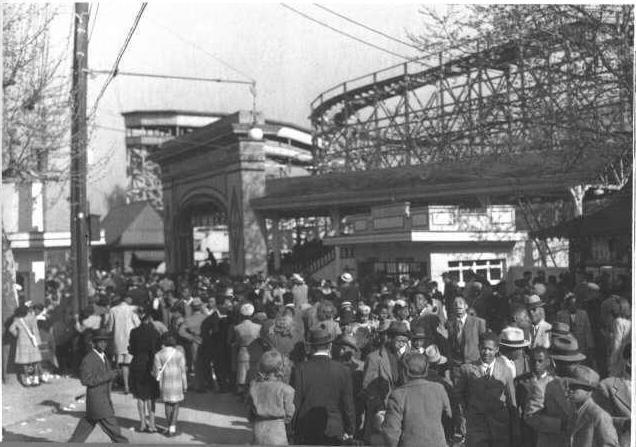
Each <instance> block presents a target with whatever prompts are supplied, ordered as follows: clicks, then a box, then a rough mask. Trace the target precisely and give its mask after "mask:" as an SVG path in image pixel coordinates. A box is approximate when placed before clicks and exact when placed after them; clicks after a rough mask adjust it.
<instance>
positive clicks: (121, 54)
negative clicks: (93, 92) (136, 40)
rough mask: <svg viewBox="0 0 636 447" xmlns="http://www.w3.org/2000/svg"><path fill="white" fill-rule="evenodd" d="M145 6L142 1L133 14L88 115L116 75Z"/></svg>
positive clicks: (146, 4)
mask: <svg viewBox="0 0 636 447" xmlns="http://www.w3.org/2000/svg"><path fill="white" fill-rule="evenodd" d="M147 6H148V3H142V4H141V8H139V11H138V12H137V15H136V16H135V20H134V22H133V24H132V26H131V27H130V30H129V31H128V35H127V36H126V40H125V41H124V44H123V45H122V47H121V49H120V50H119V53H118V54H117V58H116V59H115V63H114V64H113V68H112V69H111V71H110V74H109V75H108V77H107V78H106V81H104V85H103V86H102V89H101V90H100V92H99V94H98V95H97V99H96V100H95V103H94V104H93V107H92V108H91V112H90V113H89V114H88V116H92V115H94V113H95V110H97V105H98V104H99V101H100V100H101V99H102V97H103V96H104V93H105V92H106V89H107V88H108V85H109V84H110V83H111V81H112V80H113V79H114V78H115V76H117V70H118V69H119V63H120V62H121V59H122V58H123V57H124V53H125V52H126V49H127V48H128V45H129V44H130V40H131V39H132V37H133V35H134V34H135V31H136V30H137V26H138V25H139V21H140V20H141V16H142V15H143V13H144V11H145V9H146V7H147Z"/></svg>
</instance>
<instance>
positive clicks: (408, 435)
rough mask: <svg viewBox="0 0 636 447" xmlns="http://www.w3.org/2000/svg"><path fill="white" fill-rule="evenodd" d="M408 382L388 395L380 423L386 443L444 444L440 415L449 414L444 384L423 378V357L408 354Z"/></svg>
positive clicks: (394, 446)
mask: <svg viewBox="0 0 636 447" xmlns="http://www.w3.org/2000/svg"><path fill="white" fill-rule="evenodd" d="M405 364H406V375H407V377H408V382H407V383H406V384H405V385H403V386H401V387H400V388H398V389H396V390H394V391H393V392H392V393H391V395H390V396H389V401H388V403H387V410H386V417H385V419H384V422H383V424H382V432H383V434H384V439H385V445H387V446H389V447H398V446H399V447H406V446H416V445H424V444H425V445H431V446H442V445H446V438H445V436H444V427H443V425H442V416H443V415H446V416H447V417H448V418H449V419H450V418H451V417H452V412H451V406H450V401H449V398H448V395H447V393H446V390H445V389H444V387H443V386H442V385H441V384H439V383H435V382H430V381H428V380H426V370H427V362H426V357H425V356H424V355H423V354H420V353H411V354H409V355H407V357H406V360H405Z"/></svg>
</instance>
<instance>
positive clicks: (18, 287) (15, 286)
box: [13, 283, 22, 292]
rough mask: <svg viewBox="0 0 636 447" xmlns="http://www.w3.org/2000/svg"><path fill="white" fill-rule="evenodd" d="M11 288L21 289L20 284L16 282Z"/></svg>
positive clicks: (18, 290)
mask: <svg viewBox="0 0 636 447" xmlns="http://www.w3.org/2000/svg"><path fill="white" fill-rule="evenodd" d="M13 288H14V289H15V290H16V291H17V292H20V291H21V290H22V286H21V285H20V284H17V283H16V284H14V285H13Z"/></svg>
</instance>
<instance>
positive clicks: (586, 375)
mask: <svg viewBox="0 0 636 447" xmlns="http://www.w3.org/2000/svg"><path fill="white" fill-rule="evenodd" d="M599 382H600V377H599V375H598V373H597V372H596V371H594V370H593V369H592V368H590V367H588V366H583V365H577V366H575V367H574V368H572V373H571V375H570V378H568V379H567V383H568V385H569V386H572V385H578V386H580V387H582V388H585V389H587V390H589V391H591V390H593V389H594V388H597V387H598V384H599Z"/></svg>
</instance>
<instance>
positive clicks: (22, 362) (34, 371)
mask: <svg viewBox="0 0 636 447" xmlns="http://www.w3.org/2000/svg"><path fill="white" fill-rule="evenodd" d="M9 332H10V333H11V335H13V336H14V337H16V349H15V364H16V365H19V366H20V368H21V373H20V381H21V382H22V385H24V386H38V385H39V384H40V377H39V371H40V362H41V361H42V354H41V353H40V344H41V343H42V340H40V331H39V329H38V325H37V321H36V320H35V315H34V314H33V311H31V310H30V309H29V308H28V307H26V306H25V305H22V306H20V307H18V308H17V309H16V311H15V318H14V319H13V323H11V326H10V327H9Z"/></svg>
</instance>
